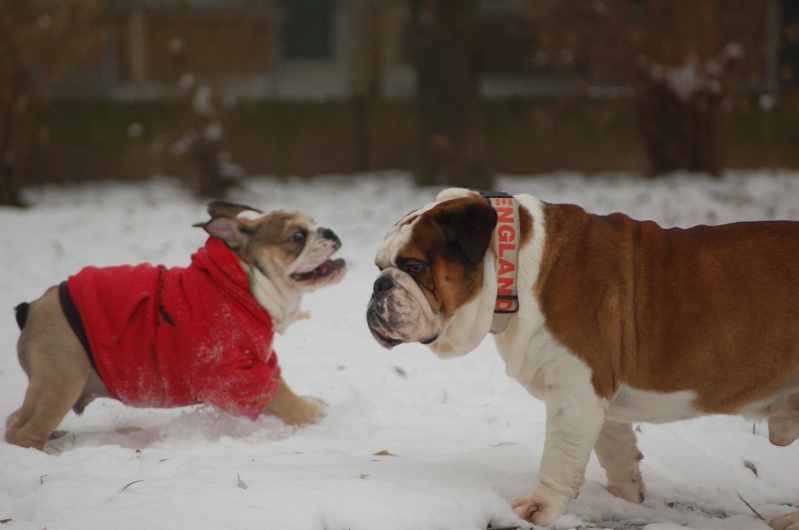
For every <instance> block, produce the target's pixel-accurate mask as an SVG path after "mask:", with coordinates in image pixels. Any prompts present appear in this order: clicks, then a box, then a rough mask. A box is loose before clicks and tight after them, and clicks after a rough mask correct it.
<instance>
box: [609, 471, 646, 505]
mask: <svg viewBox="0 0 799 530" xmlns="http://www.w3.org/2000/svg"><path fill="white" fill-rule="evenodd" d="M605 489H606V490H608V492H609V493H610V494H611V495H615V496H616V497H618V498H620V499H624V500H625V501H627V502H632V503H635V504H641V503H642V502H644V498H645V496H646V488H645V487H644V479H643V478H641V474H640V473H636V474H635V476H633V477H632V478H631V479H630V480H627V481H612V482H611V481H608V485H607V486H605Z"/></svg>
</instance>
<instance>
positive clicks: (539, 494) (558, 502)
mask: <svg viewBox="0 0 799 530" xmlns="http://www.w3.org/2000/svg"><path fill="white" fill-rule="evenodd" d="M569 500H570V499H568V498H564V496H563V495H561V494H559V493H557V492H556V491H555V490H553V489H551V488H548V487H546V486H544V485H542V484H539V485H538V487H537V488H536V489H535V490H533V492H532V493H530V495H528V496H527V497H522V498H519V499H516V500H514V501H513V502H511V504H510V506H511V508H513V512H514V513H515V514H516V515H518V516H519V517H520V518H522V519H524V520H525V521H527V522H529V523H533V524H535V525H538V526H549V525H550V524H552V522H553V521H554V520H555V519H557V518H558V517H560V516H561V515H563V514H564V513H566V506H567V505H568V504H569Z"/></svg>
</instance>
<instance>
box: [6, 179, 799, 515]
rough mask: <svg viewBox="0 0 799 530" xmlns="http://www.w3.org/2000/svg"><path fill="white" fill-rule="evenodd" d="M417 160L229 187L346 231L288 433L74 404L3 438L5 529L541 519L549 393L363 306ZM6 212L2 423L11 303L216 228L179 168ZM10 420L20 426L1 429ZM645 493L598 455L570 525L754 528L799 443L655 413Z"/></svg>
mask: <svg viewBox="0 0 799 530" xmlns="http://www.w3.org/2000/svg"><path fill="white" fill-rule="evenodd" d="M497 188H498V189H504V190H505V191H509V192H512V193H532V194H534V195H537V196H538V197H539V198H541V199H543V200H546V201H550V202H573V203H577V204H580V205H582V206H583V207H585V208H586V209H588V210H589V211H593V212H595V213H609V212H612V211H624V212H625V213H628V214H630V215H632V216H633V217H637V218H645V219H654V220H656V221H658V222H660V223H661V224H663V225H666V226H689V225H693V224H700V223H704V224H717V223H724V222H731V221H739V220H758V219H795V220H799V173H796V172H769V171H755V172H732V173H728V174H726V175H725V176H724V178H722V179H712V178H709V177H705V176H697V175H687V174H677V175H672V176H670V177H668V178H664V179H662V180H656V181H647V180H644V179H641V178H638V177H636V176H635V175H624V174H608V175H598V176H594V177H592V178H586V177H584V176H581V175H575V174H568V173H563V174H553V175H544V176H537V177H526V178H503V179H501V180H500V182H499V185H498V186H497ZM437 191H438V190H436V189H415V188H414V187H413V186H412V185H411V182H410V179H409V177H408V176H407V175H406V174H404V173H381V174H374V175H359V176H329V177H325V178H318V179H314V180H311V181H300V180H291V179H289V180H279V179H272V178H266V177H264V178H254V179H251V180H249V181H247V182H246V184H245V186H244V187H243V188H240V189H237V190H235V191H234V192H232V193H231V194H230V195H229V196H228V199H230V200H234V201H239V202H245V203H247V204H251V205H252V206H255V207H259V208H262V209H299V210H303V211H306V212H308V213H310V214H311V215H313V216H314V218H315V219H316V220H317V221H318V222H320V223H321V224H324V225H326V226H329V227H331V228H333V229H334V230H336V231H337V233H338V234H339V235H340V236H341V238H342V240H343V242H344V246H343V248H342V249H341V251H340V253H339V256H341V257H344V258H346V259H347V261H348V264H349V272H348V276H347V278H346V279H345V280H344V281H343V282H342V283H340V284H338V285H336V286H333V287H330V288H328V289H326V290H323V291H319V292H317V293H313V294H311V295H309V296H307V297H306V298H305V300H304V303H303V305H304V307H305V309H309V310H311V312H312V314H313V317H312V318H311V320H309V321H300V322H298V323H296V324H295V325H294V326H292V327H291V328H289V330H288V332H287V333H286V334H285V335H283V336H279V337H277V338H276V351H277V352H278V354H279V355H280V360H281V363H282V366H283V369H284V375H285V376H286V379H287V380H288V381H289V383H290V384H291V386H292V387H293V388H294V390H295V391H297V392H298V393H301V394H305V395H312V396H316V397H318V398H320V399H322V400H324V401H325V402H326V403H328V405H329V409H328V413H327V416H326V417H325V418H324V419H323V420H322V421H321V422H320V423H318V424H316V425H312V426H308V427H303V428H298V429H295V428H290V427H287V426H286V425H284V424H282V423H281V422H280V421H278V420H276V419H274V418H272V417H262V418H260V419H259V420H258V421H255V422H251V421H250V420H247V419H239V418H234V417H231V416H227V415H225V414H224V413H220V412H218V411H215V410H213V409H211V408H208V407H204V406H199V407H192V408H185V409H173V410H152V409H133V408H126V407H123V406H121V405H120V404H119V403H116V402H113V401H111V400H98V401H95V402H94V403H92V405H90V406H89V407H88V409H87V410H86V412H85V413H84V415H83V416H82V417H77V416H75V415H74V414H72V413H70V415H69V416H67V418H66V419H65V420H64V422H63V424H62V426H61V429H63V430H64V431H67V434H66V435H65V436H63V437H61V438H59V439H57V440H54V441H52V442H51V443H50V444H49V445H48V447H47V453H41V452H37V451H35V450H25V449H21V448H18V447H15V446H9V445H8V444H5V443H2V442H0V528H2V529H6V528H8V529H12V528H13V529H26V530H27V529H31V530H34V529H35V530H40V529H44V528H46V529H48V530H67V529H74V530H94V529H97V530H112V529H113V530H128V529H130V530H141V529H148V530H153V529H170V530H174V529H214V530H217V529H222V528H225V529H267V530H293V529H297V530H322V529H324V530H348V529H349V530H406V529H407V530H426V529H442V530H471V529H475V530H485V529H486V528H492V529H498V528H516V527H523V528H524V527H526V526H525V525H524V524H523V523H521V521H519V519H517V518H516V517H515V516H514V514H513V513H512V511H511V510H510V508H509V507H508V501H509V500H511V499H513V498H515V497H517V496H521V495H524V494H527V493H528V491H529V490H530V488H532V487H533V486H534V485H535V483H536V480H537V472H538V461H539V458H540V455H541V450H542V447H543V441H544V407H543V404H542V403H541V402H539V401H537V400H535V399H534V398H533V397H531V396H529V395H528V394H527V393H526V392H525V391H524V390H523V389H522V388H521V387H520V386H519V385H518V384H517V383H516V382H515V381H513V380H511V379H510V378H508V377H507V376H506V375H505V374H504V370H503V366H502V364H501V362H500V358H499V356H498V355H497V353H496V351H495V349H494V345H493V340H492V339H490V338H488V339H486V340H485V341H484V342H483V344H482V345H481V346H480V348H478V349H477V350H476V351H474V352H472V353H471V354H469V355H468V356H465V357H461V358H457V359H453V360H449V361H444V360H440V359H438V358H436V357H435V356H434V355H433V354H431V353H429V352H428V351H427V349H426V348H425V347H424V346H419V345H403V346H398V347H397V348H395V349H394V350H392V351H387V350H384V349H382V348H381V347H380V346H379V345H378V344H377V343H376V342H375V341H374V340H373V339H372V337H371V335H370V334H369V331H368V329H367V327H366V323H365V319H364V313H365V308H366V303H367V301H368V299H369V296H370V293H371V288H372V283H373V281H374V278H375V277H376V273H377V269H376V268H375V266H374V264H373V258H374V253H375V251H376V249H377V247H378V245H379V243H380V242H381V241H382V239H383V236H384V234H385V232H386V230H387V229H388V228H389V227H390V226H391V225H392V224H393V223H394V222H395V221H396V220H398V219H399V218H400V217H401V216H402V215H404V214H405V213H407V212H408V211H410V210H413V209H415V208H417V207H419V206H421V205H422V204H424V203H426V202H428V201H430V200H432V199H433V197H434V196H435V194H436V192H437ZM24 197H25V199H26V200H27V201H28V202H29V203H30V204H32V207H31V208H29V209H26V210H18V209H10V208H0V226H1V227H2V230H1V231H0V248H2V251H0V252H1V253H0V268H2V270H3V274H2V276H0V308H2V312H1V313H0V314H1V315H2V318H0V418H5V417H6V416H7V415H8V414H9V413H10V412H12V411H13V410H15V409H16V408H17V407H18V406H19V405H20V403H21V401H22V396H23V393H24V390H25V387H26V383H27V381H26V378H25V375H24V373H23V372H22V370H21V369H20V368H19V366H18V363H17V359H16V352H15V344H16V338H17V335H18V331H17V328H16V324H15V322H14V318H13V314H12V308H13V306H14V305H16V304H17V303H19V302H21V301H25V300H31V299H33V298H35V297H38V296H39V295H41V293H42V292H43V291H44V290H45V288H46V287H48V286H50V285H52V284H55V283H58V282H60V281H61V280H63V279H65V278H66V277H67V276H68V275H70V274H72V273H74V272H76V271H78V270H79V269H80V268H82V267H83V266H85V265H89V264H91V265H116V264H123V263H137V262H143V261H149V262H152V263H162V264H166V265H187V264H188V263H189V256H190V254H191V253H192V252H193V251H194V250H195V249H196V248H197V247H199V246H201V245H202V244H203V242H204V240H205V232H203V231H202V230H200V229H197V228H192V227H191V224H192V223H195V222H198V221H204V220H205V219H206V214H205V209H204V204H202V203H201V202H198V201H197V200H195V199H193V198H192V197H191V196H190V195H189V194H188V193H187V192H186V191H184V190H183V189H182V188H181V187H180V186H179V184H178V183H177V182H176V181H174V180H170V179H156V180H153V181H151V182H148V183H145V184H118V183H107V184H88V185H80V186H74V187H72V186H70V187H58V188H56V187H48V188H43V189H31V190H27V191H26V192H25V196H24ZM0 429H2V423H0ZM639 430H640V432H639V435H638V436H639V447H640V449H641V450H642V451H643V453H644V455H645V457H646V458H645V460H644V461H643V463H642V472H643V474H644V479H645V481H646V484H647V492H648V497H647V500H646V501H645V502H644V503H643V504H642V505H632V504H628V503H626V502H624V501H621V500H618V499H616V498H614V497H612V496H611V495H610V494H608V493H606V492H605V490H604V489H603V488H602V484H604V474H603V472H602V469H601V468H600V467H599V465H598V463H597V461H596V459H595V458H593V457H592V460H591V462H590V463H589V466H588V470H587V476H586V482H585V484H584V485H583V487H582V489H581V492H580V496H579V498H577V499H576V500H574V501H573V502H572V503H571V504H570V506H569V513H568V515H566V516H564V517H562V518H561V519H559V520H558V521H557V522H556V524H555V527H556V528H560V529H567V528H613V529H641V528H645V529H647V530H676V529H680V528H691V529H696V530H699V529H702V530H716V529H718V530H722V529H723V530H750V529H753V530H756V529H765V528H767V526H766V524H765V523H763V522H762V521H760V520H758V519H757V518H756V516H755V515H754V514H753V512H752V511H751V510H750V509H749V508H747V506H746V505H745V504H744V502H743V501H742V500H741V498H739V495H740V497H742V498H743V499H745V500H746V501H747V502H748V503H749V504H750V505H752V507H754V508H755V509H756V510H757V511H758V512H759V513H760V514H762V515H763V516H764V517H768V516H772V515H776V514H779V513H784V512H788V511H790V510H791V508H790V506H791V505H796V503H797V501H799V443H794V444H793V445H792V446H790V447H788V448H778V447H774V446H772V445H770V444H769V442H768V438H767V429H766V425H765V424H764V423H757V424H753V422H752V421H748V420H745V419H742V418H737V417H707V418H703V419H698V420H693V421H686V422H680V423H672V424H667V425H649V424H642V425H640V428H639Z"/></svg>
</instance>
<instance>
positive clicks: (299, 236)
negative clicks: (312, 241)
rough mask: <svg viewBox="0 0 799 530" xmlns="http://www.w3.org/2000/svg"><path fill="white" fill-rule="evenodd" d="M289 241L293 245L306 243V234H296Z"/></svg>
mask: <svg viewBox="0 0 799 530" xmlns="http://www.w3.org/2000/svg"><path fill="white" fill-rule="evenodd" d="M289 241H291V242H292V243H302V242H303V241H305V234H304V233H302V231H300V232H294V235H293V236H291V237H290V238H289Z"/></svg>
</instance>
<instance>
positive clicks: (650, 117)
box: [633, 0, 743, 175]
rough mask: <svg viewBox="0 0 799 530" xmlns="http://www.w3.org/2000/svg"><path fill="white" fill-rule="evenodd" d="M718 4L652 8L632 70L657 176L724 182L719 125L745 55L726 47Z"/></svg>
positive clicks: (685, 1) (652, 0) (670, 1)
mask: <svg viewBox="0 0 799 530" xmlns="http://www.w3.org/2000/svg"><path fill="white" fill-rule="evenodd" d="M714 2H715V0H698V1H695V0H691V1H689V0H649V4H648V7H649V9H648V11H649V13H648V19H649V23H648V27H647V30H648V31H647V37H648V38H647V41H648V42H647V43H646V44H644V45H643V48H642V49H640V51H639V53H638V55H637V56H636V57H635V58H634V60H633V69H634V73H635V76H636V82H635V102H636V106H637V109H638V117H639V122H640V126H641V131H642V133H643V136H644V143H645V145H646V149H647V154H648V155H649V159H650V162H651V165H652V171H653V173H654V174H656V175H659V174H663V173H668V172H672V171H677V170H688V171H701V172H708V173H711V174H713V175H719V174H721V171H722V169H723V167H724V159H725V152H724V139H723V137H722V135H721V125H722V122H723V119H724V116H725V115H726V114H728V113H729V110H730V108H729V107H730V98H731V96H732V95H733V93H734V92H735V88H736V84H737V78H738V70H739V68H738V67H739V65H740V63H741V60H740V59H741V56H742V52H743V50H742V47H741V46H739V45H737V44H735V43H732V42H730V43H727V44H726V45H723V44H722V43H721V40H720V38H719V36H718V33H717V32H716V31H715V29H716V25H717V20H715V16H716V13H718V7H717V6H715V4H714ZM719 50H720V51H719Z"/></svg>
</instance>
